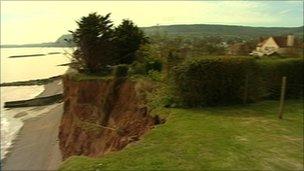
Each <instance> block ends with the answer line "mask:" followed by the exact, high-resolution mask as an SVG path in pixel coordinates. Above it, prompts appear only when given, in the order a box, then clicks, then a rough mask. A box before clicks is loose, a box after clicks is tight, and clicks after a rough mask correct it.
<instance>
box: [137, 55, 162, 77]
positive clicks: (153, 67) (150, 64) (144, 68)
mask: <svg viewBox="0 0 304 171" xmlns="http://www.w3.org/2000/svg"><path fill="white" fill-rule="evenodd" d="M161 70H162V63H161V61H160V60H158V59H153V58H146V59H145V60H144V61H143V62H137V61H136V62H134V63H133V64H132V66H131V72H132V74H141V75H147V74H149V72H151V71H161Z"/></svg>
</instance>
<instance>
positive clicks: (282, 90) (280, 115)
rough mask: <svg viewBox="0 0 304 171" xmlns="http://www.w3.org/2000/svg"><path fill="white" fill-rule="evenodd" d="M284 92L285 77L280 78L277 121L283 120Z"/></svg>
mask: <svg viewBox="0 0 304 171" xmlns="http://www.w3.org/2000/svg"><path fill="white" fill-rule="evenodd" d="M285 90H286V77H285V76H284V77H283V78H282V87H281V97H280V107H279V115H278V116H279V119H283V108H284V101H285Z"/></svg>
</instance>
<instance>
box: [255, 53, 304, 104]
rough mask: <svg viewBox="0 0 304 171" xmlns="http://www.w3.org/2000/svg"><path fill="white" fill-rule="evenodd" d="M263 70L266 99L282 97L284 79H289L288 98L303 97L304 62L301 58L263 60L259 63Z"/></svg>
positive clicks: (287, 86) (287, 85)
mask: <svg viewBox="0 0 304 171" xmlns="http://www.w3.org/2000/svg"><path fill="white" fill-rule="evenodd" d="M258 62H259V64H260V65H261V68H262V78H263V83H264V87H265V88H266V90H267V94H266V98H269V99H278V98H279V97H280V91H281V84H282V77H283V76H286V77H287V84H286V98H300V97H303V84H304V82H303V74H304V68H303V67H304V61H303V59H301V58H289V59H288V58H287V59H262V60H259V61H258Z"/></svg>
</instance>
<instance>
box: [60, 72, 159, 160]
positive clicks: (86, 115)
mask: <svg viewBox="0 0 304 171" xmlns="http://www.w3.org/2000/svg"><path fill="white" fill-rule="evenodd" d="M63 87H64V113H63V116H62V120H61V124H60V128H59V141H60V142H59V143H60V149H61V153H62V156H63V158H64V159H66V158H68V157H69V156H72V155H85V156H91V157H95V156H101V155H103V154H105V153H108V152H111V151H117V150H120V149H122V148H124V147H125V146H126V145H127V144H129V143H130V142H133V141H137V140H139V137H140V136H141V135H143V134H144V133H146V132H147V131H149V130H150V129H152V128H153V127H154V125H155V124H157V123H159V122H160V121H159V118H158V116H155V117H152V116H150V115H149V113H148V110H147V107H146V106H145V97H144V92H145V91H151V90H152V89H153V84H150V83H148V82H139V81H134V80H130V79H128V78H125V77H121V78H108V79H88V80H77V79H75V78H73V77H71V76H69V75H68V74H67V75H65V76H63Z"/></svg>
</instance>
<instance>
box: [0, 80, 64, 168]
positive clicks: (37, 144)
mask: <svg viewBox="0 0 304 171" xmlns="http://www.w3.org/2000/svg"><path fill="white" fill-rule="evenodd" d="M61 92H62V84H61V80H55V81H54V82H51V83H49V84H46V85H45V90H44V91H43V92H42V93H41V94H40V95H38V97H43V96H49V95H53V94H57V93H61ZM62 108H63V104H62V103H57V104H52V105H48V106H39V107H35V108H34V109H33V110H31V111H33V112H35V113H38V114H37V116H36V117H32V118H29V119H27V120H25V121H24V125H23V127H22V128H21V130H20V132H19V133H18V135H17V137H16V139H15V140H14V142H13V145H12V147H11V148H10V150H9V153H8V154H7V156H6V158H5V159H4V160H3V161H2V164H1V167H2V168H1V169H2V170H56V169H57V168H58V166H59V164H60V162H61V153H60V151H59V145H58V127H59V123H60V120H61V115H62V112H63V110H62Z"/></svg>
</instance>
